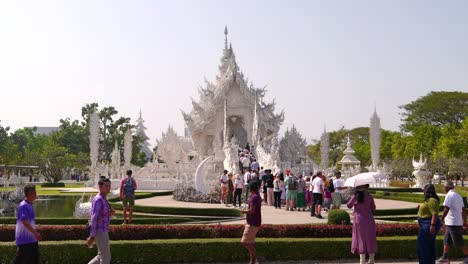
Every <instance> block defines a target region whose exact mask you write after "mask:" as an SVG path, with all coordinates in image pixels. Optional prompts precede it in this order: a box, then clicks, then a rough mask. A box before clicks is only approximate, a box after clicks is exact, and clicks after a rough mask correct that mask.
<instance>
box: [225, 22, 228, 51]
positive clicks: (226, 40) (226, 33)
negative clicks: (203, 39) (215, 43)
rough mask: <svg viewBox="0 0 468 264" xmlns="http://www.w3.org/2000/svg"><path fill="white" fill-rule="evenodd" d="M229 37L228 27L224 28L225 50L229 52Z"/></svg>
mask: <svg viewBox="0 0 468 264" xmlns="http://www.w3.org/2000/svg"><path fill="white" fill-rule="evenodd" d="M227 35H228V29H227V26H224V50H227V49H228V38H227Z"/></svg>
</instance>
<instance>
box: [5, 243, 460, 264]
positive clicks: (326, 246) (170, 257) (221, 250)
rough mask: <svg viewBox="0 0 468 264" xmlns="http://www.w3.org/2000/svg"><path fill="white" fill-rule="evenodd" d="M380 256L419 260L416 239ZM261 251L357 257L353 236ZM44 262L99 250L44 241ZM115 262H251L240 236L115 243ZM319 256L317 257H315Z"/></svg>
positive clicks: (283, 256) (277, 256)
mask: <svg viewBox="0 0 468 264" xmlns="http://www.w3.org/2000/svg"><path fill="white" fill-rule="evenodd" d="M377 240H378V252H377V255H376V259H377V260H381V259H395V258H399V259H401V258H408V259H416V258H417V252H416V246H417V245H416V237H383V238H378V239H377ZM437 244H438V247H437V251H438V253H437V255H440V254H441V252H442V237H438V239H437ZM256 246H257V252H258V254H259V255H262V256H265V257H266V258H267V259H268V260H271V261H273V260H288V261H294V260H311V262H316V261H317V260H342V259H355V260H356V261H357V260H358V258H359V256H358V255H357V254H352V253H351V252H350V248H351V239H350V238H328V239H324V238H321V239H314V238H275V239H271V238H270V239H269V238H259V239H257V244H256ZM15 250H16V248H15V245H14V244H13V243H11V242H10V243H8V242H2V243H0V262H1V263H9V260H11V258H12V257H13V256H14V255H15ZM39 250H40V254H41V261H42V263H48V264H55V263H57V264H62V263H86V262H87V261H89V260H91V258H93V256H94V255H95V254H96V249H88V248H87V247H86V246H85V244H84V240H82V241H76V240H74V241H60V242H57V241H51V242H40V243H39ZM111 252H112V263H127V264H131V263H156V262H155V260H157V263H193V262H199V263H210V262H211V263H213V262H240V261H247V260H248V253H247V251H246V250H245V249H244V248H243V247H242V245H241V244H240V241H239V239H238V238H235V239H167V240H138V241H111ZM450 255H451V256H452V257H462V256H463V254H462V252H461V251H460V250H453V251H451V253H450ZM314 260H315V261H314Z"/></svg>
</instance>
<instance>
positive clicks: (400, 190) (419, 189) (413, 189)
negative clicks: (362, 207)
mask: <svg viewBox="0 0 468 264" xmlns="http://www.w3.org/2000/svg"><path fill="white" fill-rule="evenodd" d="M369 191H371V192H372V191H388V192H392V193H399V192H407V193H412V192H422V191H423V190H422V189H421V188H379V187H372V188H369Z"/></svg>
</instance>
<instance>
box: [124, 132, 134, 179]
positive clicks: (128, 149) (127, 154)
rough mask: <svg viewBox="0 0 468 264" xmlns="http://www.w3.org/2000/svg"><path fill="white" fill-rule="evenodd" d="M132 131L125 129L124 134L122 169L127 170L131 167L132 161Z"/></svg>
mask: <svg viewBox="0 0 468 264" xmlns="http://www.w3.org/2000/svg"><path fill="white" fill-rule="evenodd" d="M132 140H133V139H132V131H131V130H130V128H129V129H127V131H125V136H124V170H125V171H127V170H129V169H130V168H131V162H132Z"/></svg>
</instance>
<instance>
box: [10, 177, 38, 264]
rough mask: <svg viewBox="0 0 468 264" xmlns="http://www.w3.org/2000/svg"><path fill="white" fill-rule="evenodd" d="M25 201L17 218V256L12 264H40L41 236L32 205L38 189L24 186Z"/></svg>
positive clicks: (20, 205)
mask: <svg viewBox="0 0 468 264" xmlns="http://www.w3.org/2000/svg"><path fill="white" fill-rule="evenodd" d="M23 190H24V195H25V199H24V200H23V201H22V202H21V203H20V204H19V206H18V212H17V216H16V231H15V240H16V246H17V249H16V256H15V259H13V261H12V262H11V263H12V264H39V246H38V241H40V240H41V239H42V238H41V235H40V234H39V233H38V232H37V230H36V226H35V214H34V208H33V206H32V203H33V202H34V200H36V197H37V194H36V187H35V186H34V185H32V184H26V186H24V189H23Z"/></svg>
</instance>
